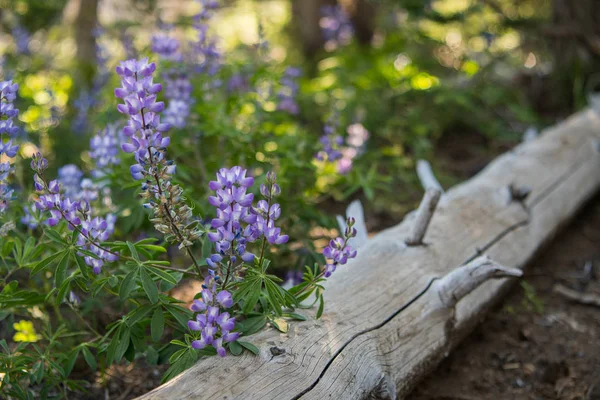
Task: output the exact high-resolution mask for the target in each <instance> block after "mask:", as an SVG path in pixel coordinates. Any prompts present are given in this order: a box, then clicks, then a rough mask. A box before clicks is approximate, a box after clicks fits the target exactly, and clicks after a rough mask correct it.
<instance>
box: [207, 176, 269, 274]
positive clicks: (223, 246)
mask: <svg viewBox="0 0 600 400" xmlns="http://www.w3.org/2000/svg"><path fill="white" fill-rule="evenodd" d="M246 173H247V171H246V170H245V169H242V167H233V168H231V169H226V168H221V170H219V172H218V173H217V180H216V181H211V182H210V183H209V187H210V189H212V190H214V191H215V196H210V197H209V198H208V202H209V203H210V204H211V205H212V206H214V207H216V208H217V218H214V219H213V220H212V221H211V225H212V227H213V228H215V229H216V232H209V233H208V239H209V240H210V241H211V242H213V243H214V244H215V249H216V251H217V253H215V254H213V255H212V256H210V257H208V258H207V259H206V262H207V264H208V266H209V267H210V268H217V267H218V266H220V265H221V263H222V262H227V263H228V265H229V266H233V265H236V262H237V260H238V257H239V258H240V259H241V260H243V261H245V262H251V261H252V260H254V254H252V253H250V252H248V251H247V250H246V245H247V243H248V241H250V242H253V241H255V240H256V239H257V238H258V237H252V238H250V240H249V238H248V236H249V234H248V232H249V231H248V229H247V226H249V225H250V224H253V223H255V222H256V220H257V217H256V215H255V214H252V213H251V212H250V207H251V205H252V200H253V199H254V195H253V194H252V193H246V190H247V189H248V188H249V187H251V186H252V185H253V183H254V178H251V177H246ZM223 258H226V260H225V261H223Z"/></svg>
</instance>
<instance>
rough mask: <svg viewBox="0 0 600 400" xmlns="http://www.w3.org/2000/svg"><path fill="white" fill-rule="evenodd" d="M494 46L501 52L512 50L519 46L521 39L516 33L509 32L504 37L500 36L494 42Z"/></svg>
mask: <svg viewBox="0 0 600 400" xmlns="http://www.w3.org/2000/svg"><path fill="white" fill-rule="evenodd" d="M495 44H496V46H498V47H500V48H501V49H502V50H512V49H515V48H517V47H518V46H519V45H520V44H521V38H520V37H519V34H518V33H517V32H509V33H507V34H505V35H502V36H500V37H499V38H498V39H497V40H496V42H495Z"/></svg>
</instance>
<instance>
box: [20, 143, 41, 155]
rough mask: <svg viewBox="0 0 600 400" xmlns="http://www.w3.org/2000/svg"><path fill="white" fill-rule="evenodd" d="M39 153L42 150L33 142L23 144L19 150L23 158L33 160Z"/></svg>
mask: <svg viewBox="0 0 600 400" xmlns="http://www.w3.org/2000/svg"><path fill="white" fill-rule="evenodd" d="M38 151H40V149H39V148H38V147H37V146H36V145H35V144H33V143H31V142H25V143H23V144H21V147H20V148H19V152H20V153H21V156H22V157H23V158H31V157H33V155H34V154H35V153H37V152H38Z"/></svg>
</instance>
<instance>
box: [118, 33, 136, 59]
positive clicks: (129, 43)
mask: <svg viewBox="0 0 600 400" xmlns="http://www.w3.org/2000/svg"><path fill="white" fill-rule="evenodd" d="M120 39H121V45H122V46H123V50H125V56H126V57H125V58H127V59H128V60H131V59H133V58H137V57H138V54H137V51H136V49H135V46H134V44H133V37H132V35H130V34H128V33H127V31H125V30H123V31H121V34H120Z"/></svg>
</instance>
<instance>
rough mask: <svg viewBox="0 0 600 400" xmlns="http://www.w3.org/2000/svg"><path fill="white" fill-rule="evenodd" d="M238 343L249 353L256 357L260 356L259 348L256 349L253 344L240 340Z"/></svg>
mask: <svg viewBox="0 0 600 400" xmlns="http://www.w3.org/2000/svg"><path fill="white" fill-rule="evenodd" d="M237 343H239V344H240V345H241V346H242V347H244V348H245V349H246V350H248V351H249V352H251V353H253V354H254V355H255V356H257V355H259V354H260V350H259V349H258V347H256V346H255V345H253V344H252V343H249V342H242V341H240V340H238V341H237Z"/></svg>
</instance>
